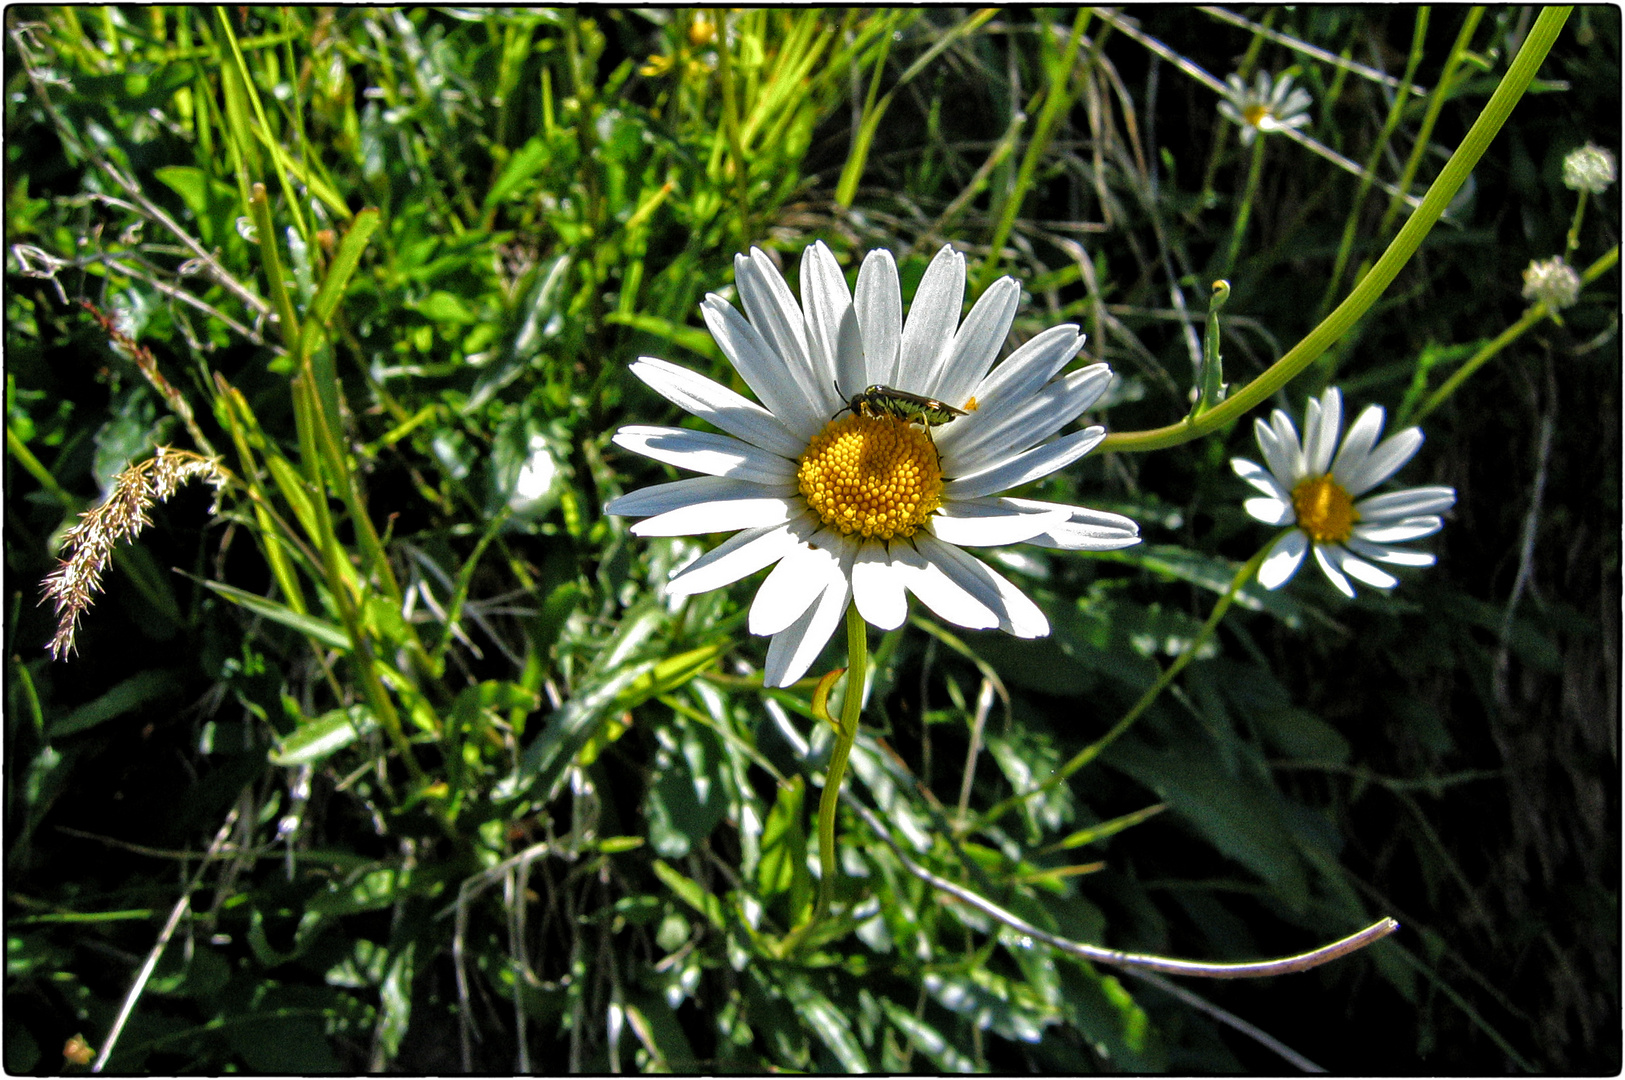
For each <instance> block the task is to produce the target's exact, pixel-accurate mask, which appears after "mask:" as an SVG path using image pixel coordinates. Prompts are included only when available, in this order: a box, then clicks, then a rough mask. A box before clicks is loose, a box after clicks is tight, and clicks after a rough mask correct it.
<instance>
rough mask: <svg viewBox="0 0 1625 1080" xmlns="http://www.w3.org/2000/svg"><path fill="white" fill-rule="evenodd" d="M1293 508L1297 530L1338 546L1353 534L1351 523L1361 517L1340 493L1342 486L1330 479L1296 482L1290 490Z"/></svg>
mask: <svg viewBox="0 0 1625 1080" xmlns="http://www.w3.org/2000/svg"><path fill="white" fill-rule="evenodd" d="M1292 509H1293V510H1294V511H1296V512H1297V515H1298V528H1300V529H1302V530H1303V531H1304V532H1306V533H1308V534H1309V537H1310V539H1312V540H1318V541H1321V542H1322V543H1337V544H1340V543H1342V542H1343V541H1344V540H1347V539H1348V538H1349V537H1350V536H1351V535H1352V534H1353V532H1354V523H1355V522H1356V521H1359V520H1360V515H1359V514H1358V513H1356V512H1355V510H1354V499H1353V498H1351V497H1350V495H1349V493H1348V492H1346V491H1344V490H1343V485H1341V484H1339V483H1338V482H1337V481H1336V480H1333V479H1332V478H1331V477H1330V476H1310V477H1306V478H1305V479H1303V480H1300V481H1298V486H1297V487H1295V488H1293V489H1292Z"/></svg>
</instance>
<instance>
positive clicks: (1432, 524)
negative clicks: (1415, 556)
mask: <svg viewBox="0 0 1625 1080" xmlns="http://www.w3.org/2000/svg"><path fill="white" fill-rule="evenodd" d="M1442 528H1444V519H1443V518H1439V517H1408V518H1400V519H1399V520H1398V521H1384V522H1378V523H1374V524H1363V523H1362V524H1359V525H1356V526H1354V535H1355V536H1357V537H1359V538H1360V539H1361V540H1369V541H1371V542H1372V543H1374V544H1403V543H1404V542H1405V541H1407V540H1420V539H1422V537H1424V536H1432V535H1433V534H1434V533H1436V532H1438V531H1439V530H1440V529H1442Z"/></svg>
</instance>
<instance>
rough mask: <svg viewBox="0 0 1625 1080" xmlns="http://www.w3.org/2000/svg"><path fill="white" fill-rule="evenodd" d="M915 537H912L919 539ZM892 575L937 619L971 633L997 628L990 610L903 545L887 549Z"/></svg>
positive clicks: (937, 567) (917, 534)
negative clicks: (961, 627) (900, 580)
mask: <svg viewBox="0 0 1625 1080" xmlns="http://www.w3.org/2000/svg"><path fill="white" fill-rule="evenodd" d="M921 535H923V534H921V533H915V536H921ZM891 561H892V572H893V573H895V574H896V575H898V576H899V577H900V578H902V580H903V584H904V586H906V587H907V588H908V591H909V592H911V593H913V594H914V595H915V596H918V597H919V598H920V602H921V603H923V604H924V605H925V606H926V607H928V608H930V609H931V610H932V612H934V613H935V614H936V615H937V617H938V618H941V619H944V620H946V621H948V622H951V623H953V624H954V625H955V626H963V627H966V628H967V629H971V630H989V629H992V628H993V627H995V626H998V625H999V616H998V615H997V614H996V613H995V612H994V611H993V609H992V608H990V607H988V606H987V605H986V604H984V603H982V602H981V601H980V600H978V599H977V598H976V597H974V596H972V595H971V594H970V593H968V592H966V591H965V589H964V587H963V586H962V585H960V584H958V583H957V582H955V581H954V579H953V578H951V577H949V576H948V575H947V573H946V572H944V571H943V569H942V567H940V566H938V565H937V564H936V563H934V562H931V561H930V560H929V559H927V558H926V557H925V556H924V555H922V554H920V552H919V551H918V550H917V549H916V548H914V547H912V546H910V545H909V544H907V543H893V544H892V546H891Z"/></svg>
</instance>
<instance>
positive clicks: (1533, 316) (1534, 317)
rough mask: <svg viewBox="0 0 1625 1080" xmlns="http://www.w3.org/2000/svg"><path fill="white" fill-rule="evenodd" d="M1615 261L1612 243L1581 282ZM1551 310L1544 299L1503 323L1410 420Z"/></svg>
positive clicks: (1442, 399) (1434, 405) (1415, 419)
mask: <svg viewBox="0 0 1625 1080" xmlns="http://www.w3.org/2000/svg"><path fill="white" fill-rule="evenodd" d="M1618 263H1619V245H1618V244H1615V245H1614V247H1613V248H1612V249H1610V250H1609V252H1608V254H1606V255H1604V256H1603V257H1602V258H1600V259H1598V260H1597V261H1596V262H1594V263H1592V264H1591V265H1590V266H1588V267H1586V272H1585V273H1584V274H1582V275H1581V276H1580V282H1581V284H1583V285H1589V284H1591V283H1592V282H1593V281H1595V280H1596V279H1597V278H1598V277H1600V276H1601V275H1602V274H1604V273H1605V272H1607V271H1608V270H1609V269H1611V268H1613V267H1614V266H1615V265H1617V264H1618ZM1551 314H1552V311H1551V309H1550V308H1548V307H1547V306H1546V303H1545V301H1541V302H1539V303H1536V304H1535V305H1534V306H1532V307H1531V308H1530V309H1529V310H1528V311H1526V312H1524V313H1523V318H1521V319H1519V320H1518V321H1517V322H1515V323H1513V324H1512V325H1511V326H1509V327H1507V328H1506V329H1505V330H1503V331H1502V332H1501V334H1500V336H1498V337H1497V338H1496V339H1495V340H1494V341H1491V342H1489V343H1487V344H1486V345H1485V346H1484V347H1483V348H1482V349H1479V350H1478V351H1477V352H1476V353H1474V354H1473V355H1472V356H1471V357H1469V358H1468V360H1467V362H1466V363H1465V364H1463V365H1461V367H1459V368H1457V369H1456V371H1455V373H1454V374H1452V375H1451V376H1450V378H1448V379H1446V380H1445V381H1444V384H1443V385H1441V386H1440V387H1439V388H1438V389H1437V390H1435V391H1433V393H1431V394H1429V395H1428V399H1427V400H1426V401H1424V402H1422V405H1421V407H1420V408H1418V409H1417V410H1416V415H1415V416H1414V417H1411V418H1410V421H1411V422H1412V423H1415V422H1419V421H1420V420H1421V419H1422V418H1423V417H1424V416H1426V415H1427V414H1428V413H1430V412H1432V411H1433V410H1434V409H1437V408H1438V407H1439V406H1440V405H1443V404H1444V402H1445V399H1446V398H1448V397H1449V396H1450V395H1451V394H1454V393H1455V392H1456V390H1457V389H1458V388H1460V386H1461V384H1462V383H1464V382H1466V381H1467V379H1468V377H1469V376H1471V375H1472V374H1473V372H1475V371H1477V370H1478V369H1479V368H1481V367H1483V366H1484V365H1485V364H1487V363H1489V361H1490V360H1491V359H1493V358H1494V357H1495V356H1496V354H1498V353H1499V352H1500V351H1501V350H1502V349H1504V348H1506V347H1507V346H1508V345H1510V344H1512V343H1513V342H1514V341H1516V340H1518V339H1519V338H1521V337H1523V335H1524V334H1525V333H1526V332H1528V331H1529V330H1530V328H1532V327H1534V326H1538V325H1539V324H1540V323H1541V322H1542V321H1543V320H1544V319H1546V318H1547V316H1549V315H1551Z"/></svg>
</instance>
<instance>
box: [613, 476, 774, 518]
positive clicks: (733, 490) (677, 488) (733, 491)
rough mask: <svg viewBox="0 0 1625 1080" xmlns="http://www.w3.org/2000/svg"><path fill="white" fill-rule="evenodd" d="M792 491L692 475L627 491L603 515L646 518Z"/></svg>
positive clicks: (724, 478)
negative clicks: (686, 508) (668, 512)
mask: <svg viewBox="0 0 1625 1080" xmlns="http://www.w3.org/2000/svg"><path fill="white" fill-rule="evenodd" d="M794 491H795V489H794V488H793V487H785V486H784V485H776V486H774V487H771V488H763V487H762V485H760V484H747V483H744V482H743V481H740V480H731V479H729V478H728V477H725V476H694V477H689V478H688V479H686V480H672V481H669V482H667V483H664V484H651V485H650V486H649V487H646V488H639V489H638V490H636V491H629V492H627V493H626V494H625V495H622V496H620V497H619V498H615V499H611V500H610V501H609V503H608V504H607V505H606V506H605V507H604V513H606V514H611V515H613V516H615V517H647V516H649V515H650V514H664V513H665V512H666V511H668V510H679V509H681V508H683V507H685V506H693V505H695V504H696V503H706V502H712V501H714V500H716V499H750V498H756V497H757V496H761V495H789V494H792V493H794Z"/></svg>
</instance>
